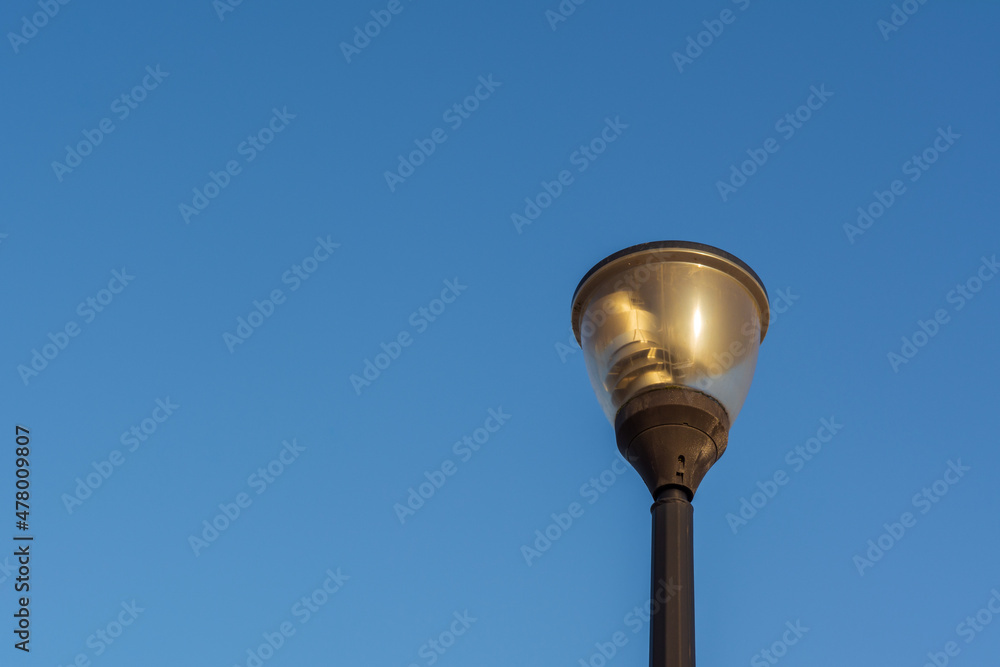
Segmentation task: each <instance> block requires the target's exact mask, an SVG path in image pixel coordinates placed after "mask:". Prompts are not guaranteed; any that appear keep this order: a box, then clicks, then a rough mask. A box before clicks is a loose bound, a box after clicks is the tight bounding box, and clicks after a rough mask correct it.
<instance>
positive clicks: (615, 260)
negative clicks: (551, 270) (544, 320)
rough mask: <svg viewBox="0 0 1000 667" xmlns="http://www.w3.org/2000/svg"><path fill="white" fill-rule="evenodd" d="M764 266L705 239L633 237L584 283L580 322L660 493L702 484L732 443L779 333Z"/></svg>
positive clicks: (579, 331) (623, 436) (612, 407)
mask: <svg viewBox="0 0 1000 667" xmlns="http://www.w3.org/2000/svg"><path fill="white" fill-rule="evenodd" d="M769 312H770V310H769V305H768V299H767V291H766V290H765V289H764V284H763V282H762V281H761V280H760V278H759V277H758V276H757V274H756V273H754V272H753V270H752V269H751V268H750V267H749V266H747V265H746V264H745V263H743V262H742V261H741V260H739V259H737V258H736V257H734V256H733V255H730V254H729V253H727V252H725V251H723V250H719V249H718V248H713V247H712V246H708V245H703V244H700V243H688V242H684V241H660V242H656V243H644V244H642V245H637V246H632V247H631V248H626V249H625V250H622V251H620V252H617V253H615V254H613V255H611V256H610V257H607V258H606V259H604V260H602V261H601V262H599V263H598V264H597V265H596V266H594V268H592V269H591V270H590V271H589V272H588V273H587V275H585V276H584V277H583V280H581V281H580V284H579V285H578V286H577V288H576V293H575V294H574V295H573V311H572V319H573V332H574V334H575V335H576V339H577V342H579V343H580V346H581V347H582V348H583V352H584V359H585V361H586V365H587V372H588V374H589V375H590V381H591V384H592V385H593V387H594V391H595V393H596V394H597V400H598V401H599V402H600V404H601V407H602V408H603V409H604V412H605V414H606V415H607V417H608V419H609V420H610V421H611V422H612V423H613V424H614V425H615V432H616V435H617V438H618V447H619V450H620V451H621V453H622V455H623V456H624V457H625V458H626V459H627V460H628V461H629V462H631V463H632V465H633V466H634V467H635V468H636V470H637V471H638V472H639V474H640V475H641V476H642V477H643V479H644V480H645V481H646V485H647V486H648V487H649V490H650V492H651V493H652V494H653V496H654V497H655V496H656V495H657V494H658V493H659V492H660V491H661V490H662V489H663V488H664V487H667V486H676V487H681V488H683V489H685V490H686V492H687V493H688V496H689V497H693V496H694V492H695V491H696V490H697V487H698V483H699V482H700V481H701V478H702V477H704V474H705V473H706V472H707V471H708V469H709V468H710V467H711V465H712V464H713V463H715V461H716V460H718V458H719V457H720V456H721V455H722V453H723V451H725V447H726V441H727V438H728V432H729V427H730V425H731V424H732V422H733V421H734V420H735V419H736V416H737V415H738V414H739V412H740V408H742V406H743V401H744V400H745V399H746V396H747V392H748V391H749V389H750V382H751V381H752V379H753V372H754V368H755V367H756V364H757V351H758V348H759V347H760V343H761V341H763V340H764V335H765V334H766V333H767V325H768V318H769Z"/></svg>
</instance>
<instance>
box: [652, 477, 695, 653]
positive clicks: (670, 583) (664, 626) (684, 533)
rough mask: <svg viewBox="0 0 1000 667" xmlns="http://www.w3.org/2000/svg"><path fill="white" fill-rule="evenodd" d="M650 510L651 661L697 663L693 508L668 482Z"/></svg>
mask: <svg viewBox="0 0 1000 667" xmlns="http://www.w3.org/2000/svg"><path fill="white" fill-rule="evenodd" d="M650 511H651V512H652V514H653V568H652V569H653V576H652V586H651V590H652V595H651V599H652V602H651V603H650V604H651V606H652V613H651V616H650V621H649V667H694V539H693V535H692V528H693V525H694V509H693V508H692V507H691V502H690V500H689V498H688V494H687V492H686V491H685V490H684V489H681V488H678V487H666V488H665V489H663V490H662V491H660V493H659V495H658V496H657V498H656V502H654V503H653V507H652V508H651V509H650Z"/></svg>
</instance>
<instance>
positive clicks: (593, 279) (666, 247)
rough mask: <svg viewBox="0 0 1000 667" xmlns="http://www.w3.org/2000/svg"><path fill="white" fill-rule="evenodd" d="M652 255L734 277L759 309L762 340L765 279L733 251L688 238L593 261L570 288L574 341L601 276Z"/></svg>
mask: <svg viewBox="0 0 1000 667" xmlns="http://www.w3.org/2000/svg"><path fill="white" fill-rule="evenodd" d="M644 255H655V256H656V257H657V261H661V262H684V263H688V264H700V265H702V266H707V267H710V268H713V269H718V270H719V271H722V272H723V273H725V274H727V275H729V276H730V277H732V278H735V279H736V280H737V282H739V283H740V284H741V285H743V287H745V288H746V290H747V291H748V292H750V295H751V296H752V297H753V298H754V301H755V302H756V303H757V308H758V310H759V311H760V340H761V342H763V341H764V335H765V334H766V333H767V325H768V322H769V320H770V312H771V311H770V305H769V301H768V297H767V289H766V288H765V287H764V281H762V280H761V279H760V276H758V275H757V274H756V273H755V272H754V270H753V269H751V268H750V267H749V266H747V264H746V262H744V261H743V260H741V259H740V258H739V257H737V256H736V255H731V254H730V253H728V252H726V251H725V250H722V249H720V248H716V247H715V246H710V245H706V244H704V243H694V242H691V241H653V242H650V243H640V244H639V245H634V246H630V247H628V248H625V249H624V250H619V251H618V252H616V253H614V254H613V255H608V256H607V257H605V258H604V259H602V260H601V261H600V262H598V263H597V264H595V265H594V266H593V268H591V269H590V271H587V274H586V275H585V276H583V278H582V279H581V280H580V284H578V285H577V286H576V291H575V292H573V311H572V318H573V334H574V335H575V336H576V342H577V343H580V342H581V340H580V324H581V322H580V321H581V319H582V318H583V305H584V303H586V301H587V299H588V298H589V297H590V293H591V292H593V291H594V289H595V288H596V287H597V286H598V285H599V284H600V283H601V280H602V279H603V277H604V276H606V275H608V274H609V273H612V272H613V271H616V270H618V269H621V268H622V265H625V266H626V267H628V266H632V265H635V266H638V265H639V264H640V262H639V261H637V260H638V259H639V258H640V257H641V256H644Z"/></svg>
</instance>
